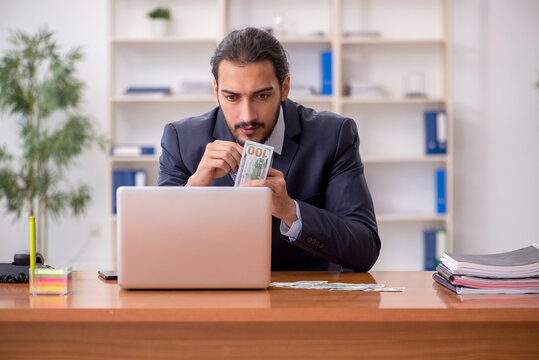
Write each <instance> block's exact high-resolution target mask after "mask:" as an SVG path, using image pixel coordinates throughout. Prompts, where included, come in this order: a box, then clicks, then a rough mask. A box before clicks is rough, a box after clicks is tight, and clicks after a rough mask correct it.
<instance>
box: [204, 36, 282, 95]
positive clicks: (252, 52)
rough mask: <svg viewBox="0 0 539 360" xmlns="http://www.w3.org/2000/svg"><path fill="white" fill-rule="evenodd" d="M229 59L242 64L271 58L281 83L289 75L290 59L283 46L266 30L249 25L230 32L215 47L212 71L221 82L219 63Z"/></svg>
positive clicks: (216, 79)
mask: <svg viewBox="0 0 539 360" xmlns="http://www.w3.org/2000/svg"><path fill="white" fill-rule="evenodd" d="M223 60H227V61H230V62H233V63H237V64H240V65H248V64H251V63H255V62H259V61H264V60H269V61H270V62H271V63H272V64H273V69H274V70H275V75H276V76H277V79H278V80H279V85H282V84H283V81H284V79H285V78H286V76H287V75H288V59H287V56H286V51H285V50H284V49H283V46H282V45H281V43H280V42H279V40H277V39H276V38H275V37H274V36H273V35H271V34H270V33H268V32H267V31H265V30H262V29H257V28H254V27H247V28H245V29H241V30H234V31H232V32H231V33H230V34H228V35H227V36H226V37H225V38H224V39H223V41H221V43H220V44H219V45H218V46H217V49H215V53H214V54H213V57H212V58H211V60H210V64H211V67H212V68H211V71H212V73H213V77H214V78H215V81H217V83H219V64H220V63H221V61H223Z"/></svg>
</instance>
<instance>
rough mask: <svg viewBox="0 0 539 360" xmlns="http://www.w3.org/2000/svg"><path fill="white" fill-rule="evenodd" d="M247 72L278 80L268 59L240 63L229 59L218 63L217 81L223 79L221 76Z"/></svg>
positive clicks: (233, 75) (232, 75)
mask: <svg viewBox="0 0 539 360" xmlns="http://www.w3.org/2000/svg"><path fill="white" fill-rule="evenodd" d="M246 72H249V73H250V74H252V75H258V76H259V77H262V78H270V79H271V80H274V79H275V80H278V79H277V75H276V74H275V68H274V67H273V64H272V63H271V61H269V60H262V61H256V62H251V63H246V64H245V63H241V62H235V61H230V60H223V61H221V63H220V64H219V68H218V72H217V74H218V76H219V81H221V80H223V77H228V76H227V75H230V76H231V77H235V75H236V74H238V73H241V74H245V73H246Z"/></svg>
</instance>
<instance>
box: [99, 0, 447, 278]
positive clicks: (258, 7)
mask: <svg viewBox="0 0 539 360" xmlns="http://www.w3.org/2000/svg"><path fill="white" fill-rule="evenodd" d="M109 1H110V9H109V10H110V11H109V12H110V37H109V47H110V89H109V94H110V96H109V99H110V101H109V104H110V128H109V131H110V135H111V138H112V140H113V143H141V144H145V145H146V144H150V145H153V146H154V147H155V149H156V151H157V154H155V155H153V156H140V157H131V158H126V157H110V160H109V162H108V164H109V167H110V171H109V181H108V184H109V195H110V196H109V199H112V177H111V174H112V170H113V169H129V168H142V169H146V170H147V172H148V174H149V176H148V180H149V182H150V184H153V183H155V180H156V179H157V170H158V160H159V153H160V139H161V135H162V130H163V126H164V125H165V124H166V123H167V122H170V121H175V120H179V119H181V118H184V117H187V116H192V115H198V114H201V113H204V112H207V111H209V110H210V109H211V108H213V107H214V106H216V105H217V102H216V100H215V97H214V96H213V94H211V93H207V94H180V93H179V91H177V88H178V87H179V83H180V82H181V81H190V80H196V81H207V82H208V84H211V82H212V80H213V79H212V75H211V72H210V64H209V59H210V57H211V55H212V54H213V50H214V49H215V46H216V45H217V44H218V43H219V41H220V39H222V38H223V37H224V36H225V35H226V34H227V33H228V32H229V31H230V30H233V29H237V28H242V27H245V26H257V27H271V26H273V22H272V19H273V17H274V16H276V15H281V16H284V18H285V24H286V27H285V30H286V32H285V33H282V34H276V37H277V38H278V39H279V40H280V41H281V42H282V43H283V46H284V47H285V49H286V50H287V52H288V53H289V55H290V59H289V60H290V68H291V82H292V85H294V84H297V85H302V86H308V87H312V88H315V89H317V90H319V89H320V82H321V78H320V77H321V76H320V64H319V62H320V59H319V56H320V52H321V51H323V50H327V49H331V50H332V53H333V94H332V95H331V96H324V95H316V94H313V95H305V94H300V93H298V94H297V95H296V94H295V93H294V88H292V90H291V94H290V98H291V99H292V100H294V101H297V102H300V103H302V104H304V105H306V106H310V107H314V108H316V109H319V110H331V111H334V112H337V113H340V114H342V115H345V116H349V117H351V118H353V119H354V120H355V121H356V122H357V124H358V128H359V134H360V141H361V144H360V151H361V155H362V159H363V162H364V164H365V171H366V176H367V180H368V184H369V187H370V189H371V193H372V195H373V200H374V205H375V210H376V212H377V219H378V223H379V230H380V236H381V239H382V251H381V255H380V258H379V260H378V262H377V264H376V265H375V267H374V269H375V270H421V269H422V266H423V257H422V256H421V254H422V249H423V237H422V236H423V235H422V232H423V230H426V229H430V228H445V229H446V230H447V233H448V236H447V238H448V249H451V248H452V244H453V144H454V142H453V121H452V117H453V114H452V106H451V104H452V100H451V97H450V94H451V92H450V87H451V83H450V80H451V76H450V63H451V54H450V47H449V46H447V44H449V41H450V39H449V31H448V28H447V27H448V24H449V18H448V17H449V14H450V11H449V7H450V0H383V1H380V0H274V1H271V2H267V1H260V0H166V1H158V0H109ZM156 6H166V7H168V8H170V9H171V13H172V17H173V21H172V25H171V29H170V33H169V35H168V36H166V37H163V38H152V37H151V36H150V33H149V25H148V20H147V18H146V13H147V12H148V11H149V10H151V9H153V8H154V7H156ZM306 8H308V15H307V16H306V14H305V12H306ZM396 17H397V18H398V21H395V18H396ZM361 29H375V30H377V31H379V32H380V34H379V36H357V35H347V34H349V33H350V34H354V33H357V31H358V30H361ZM409 71H422V72H423V73H424V74H425V79H426V90H427V91H426V92H427V96H426V97H422V98H408V97H405V96H404V95H403V94H404V91H403V83H404V81H403V77H404V76H405V74H406V73H407V72H409ZM348 80H358V81H369V82H376V83H379V84H382V85H383V86H384V89H385V90H386V92H385V96H382V97H374V98H365V97H350V96H347V95H346V91H345V85H346V82H347V81H348ZM131 85H133V86H137V85H138V86H161V85H166V86H170V87H171V88H172V89H173V94H171V95H163V96H141V95H136V96H131V95H124V94H123V91H124V90H125V88H126V87H127V86H131ZM439 109H444V110H445V111H446V113H447V115H448V149H449V150H448V153H447V154H444V155H425V153H424V141H425V140H424V138H425V135H424V118H423V113H424V111H427V110H439ZM440 167H443V168H445V169H446V174H447V180H446V181H447V190H446V192H447V209H448V212H447V214H443V215H438V214H436V213H435V211H434V209H435V203H434V198H435V197H434V189H435V187H434V173H433V172H434V170H435V169H436V168H440ZM152 181H153V183H152ZM111 201H112V200H110V201H109V202H108V204H107V210H108V212H109V213H111V211H110V208H111V206H110V204H111ZM429 204H430V205H429ZM115 227H116V222H115V216H114V215H112V214H111V239H112V241H111V252H112V259H113V261H112V262H113V264H114V259H115V256H116V250H115V249H116V241H115V239H116V235H115ZM402 251H404V253H402ZM407 255H409V256H407Z"/></svg>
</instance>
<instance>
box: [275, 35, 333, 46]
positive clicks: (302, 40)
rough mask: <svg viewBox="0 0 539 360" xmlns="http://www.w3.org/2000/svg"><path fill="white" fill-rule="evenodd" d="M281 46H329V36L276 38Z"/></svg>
mask: <svg viewBox="0 0 539 360" xmlns="http://www.w3.org/2000/svg"><path fill="white" fill-rule="evenodd" d="M277 39H278V40H279V41H280V42H281V43H282V44H328V45H329V44H330V43H331V38H330V37H329V36H278V37H277Z"/></svg>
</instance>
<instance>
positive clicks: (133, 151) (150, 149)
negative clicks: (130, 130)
mask: <svg viewBox="0 0 539 360" xmlns="http://www.w3.org/2000/svg"><path fill="white" fill-rule="evenodd" d="M110 154H111V155H112V156H118V157H122V156H126V157H129V156H142V155H155V147H154V146H148V145H128V144H121V145H114V146H112V148H111V149H110Z"/></svg>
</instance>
